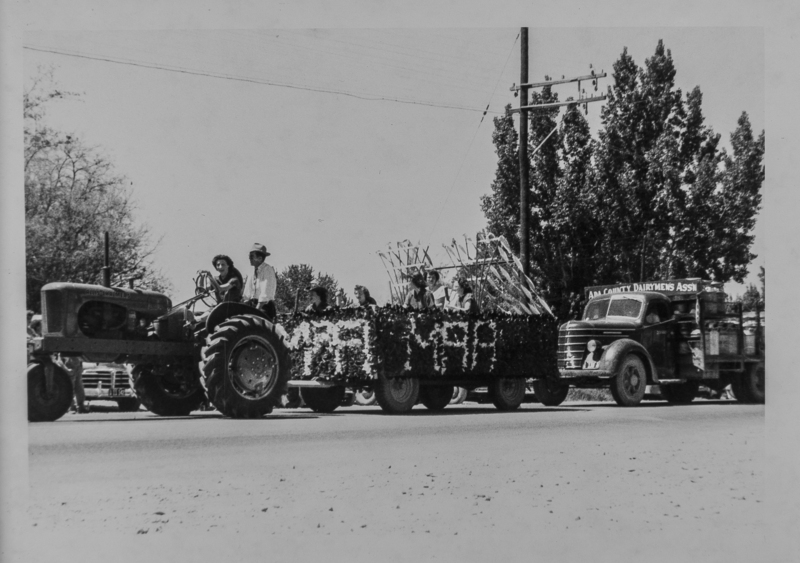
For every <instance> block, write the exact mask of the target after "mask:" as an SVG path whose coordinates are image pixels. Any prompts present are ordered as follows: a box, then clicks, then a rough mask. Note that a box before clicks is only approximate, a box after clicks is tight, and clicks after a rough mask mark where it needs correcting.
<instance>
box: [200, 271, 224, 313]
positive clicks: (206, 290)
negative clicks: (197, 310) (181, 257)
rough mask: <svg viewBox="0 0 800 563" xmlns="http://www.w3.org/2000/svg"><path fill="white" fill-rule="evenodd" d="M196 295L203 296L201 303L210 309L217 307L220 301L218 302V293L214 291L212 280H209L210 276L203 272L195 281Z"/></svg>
mask: <svg viewBox="0 0 800 563" xmlns="http://www.w3.org/2000/svg"><path fill="white" fill-rule="evenodd" d="M194 294H195V295H203V297H201V298H200V301H202V302H203V305H205V306H206V307H208V308H209V309H211V308H212V307H215V306H216V305H217V303H219V301H217V292H216V291H215V290H214V285H213V284H212V283H211V280H209V279H208V275H206V274H204V273H202V272H200V273H198V274H197V277H196V278H195V279H194Z"/></svg>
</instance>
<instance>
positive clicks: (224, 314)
mask: <svg viewBox="0 0 800 563" xmlns="http://www.w3.org/2000/svg"><path fill="white" fill-rule="evenodd" d="M238 315H255V316H256V317H261V318H262V319H266V320H267V321H269V322H270V323H274V321H273V320H272V319H270V318H269V317H268V316H267V314H266V313H264V311H262V310H261V309H256V308H255V307H251V306H250V305H245V304H244V303H234V302H232V301H228V302H223V303H220V304H219V305H217V306H216V307H214V308H213V309H212V310H211V313H209V315H208V317H206V331H207V333H208V334H212V333H213V332H214V329H215V328H217V325H218V324H220V323H222V322H224V321H226V320H227V319H229V318H231V317H235V316H238Z"/></svg>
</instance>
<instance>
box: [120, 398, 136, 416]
mask: <svg viewBox="0 0 800 563" xmlns="http://www.w3.org/2000/svg"><path fill="white" fill-rule="evenodd" d="M140 405H141V403H140V402H139V399H137V398H136V397H126V398H125V399H117V408H119V412H136V411H138V410H139V406H140Z"/></svg>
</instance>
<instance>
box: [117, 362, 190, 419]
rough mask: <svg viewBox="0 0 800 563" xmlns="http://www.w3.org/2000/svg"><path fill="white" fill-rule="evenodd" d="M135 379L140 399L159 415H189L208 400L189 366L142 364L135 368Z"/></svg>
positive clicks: (145, 406) (137, 394)
mask: <svg viewBox="0 0 800 563" xmlns="http://www.w3.org/2000/svg"><path fill="white" fill-rule="evenodd" d="M133 379H134V381H135V382H136V383H135V384H134V388H135V389H136V396H137V397H138V399H139V401H141V403H142V404H143V405H144V408H146V409H147V410H149V411H150V412H151V413H153V414H157V415H158V416H189V415H190V414H191V412H192V411H195V410H198V409H199V408H200V405H202V404H203V403H205V401H206V394H205V392H204V391H203V388H202V387H201V386H200V384H199V382H197V381H195V380H194V378H193V377H192V375H191V368H190V367H189V366H188V365H184V366H169V367H161V366H151V365H146V364H142V365H138V366H136V367H135V368H134V369H133ZM120 410H122V409H121V408H120Z"/></svg>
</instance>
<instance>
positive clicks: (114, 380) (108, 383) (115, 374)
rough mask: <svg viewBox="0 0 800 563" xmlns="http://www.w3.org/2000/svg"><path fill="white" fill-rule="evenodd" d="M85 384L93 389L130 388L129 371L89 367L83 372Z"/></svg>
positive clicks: (85, 386)
mask: <svg viewBox="0 0 800 563" xmlns="http://www.w3.org/2000/svg"><path fill="white" fill-rule="evenodd" d="M82 379H83V386H84V388H91V389H115V388H117V389H118V388H129V387H130V381H129V378H128V374H127V372H125V371H123V370H112V369H103V368H89V369H87V370H85V371H84V372H83V378H82Z"/></svg>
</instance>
